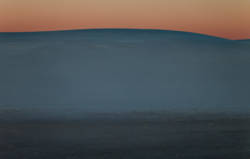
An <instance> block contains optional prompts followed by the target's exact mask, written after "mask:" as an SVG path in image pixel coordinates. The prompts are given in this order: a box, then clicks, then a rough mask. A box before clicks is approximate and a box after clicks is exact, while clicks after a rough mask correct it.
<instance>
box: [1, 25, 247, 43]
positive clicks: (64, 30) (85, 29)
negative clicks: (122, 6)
mask: <svg viewBox="0 0 250 159" xmlns="http://www.w3.org/2000/svg"><path fill="white" fill-rule="evenodd" d="M88 30H148V31H150V30H151V31H170V32H182V33H191V34H196V35H203V36H208V37H214V38H220V39H225V40H232V41H246V40H250V38H249V39H231V38H225V37H221V36H215V35H211V34H206V33H199V32H191V31H183V30H171V29H154V28H76V29H62V30H53V29H52V30H37V31H13V32H12V31H10V32H1V31H0V34H15V33H16V34H18V33H49V32H67V31H88Z"/></svg>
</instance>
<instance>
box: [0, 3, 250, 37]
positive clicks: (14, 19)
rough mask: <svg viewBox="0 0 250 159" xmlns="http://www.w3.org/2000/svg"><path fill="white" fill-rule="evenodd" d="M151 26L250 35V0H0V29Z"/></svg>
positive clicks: (26, 30)
mask: <svg viewBox="0 0 250 159" xmlns="http://www.w3.org/2000/svg"><path fill="white" fill-rule="evenodd" d="M88 28H147V29H148V28H151V29H165V30H180V31H189V32H196V33H203V34H208V35H213V36H219V37H224V38H229V39H249V38H250V0H0V32H31V31H49V30H71V29H88Z"/></svg>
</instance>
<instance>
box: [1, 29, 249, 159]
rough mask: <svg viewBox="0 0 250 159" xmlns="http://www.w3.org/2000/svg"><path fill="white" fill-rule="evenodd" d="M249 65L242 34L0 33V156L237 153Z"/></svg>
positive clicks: (244, 152)
mask: <svg viewBox="0 0 250 159" xmlns="http://www.w3.org/2000/svg"><path fill="white" fill-rule="evenodd" d="M249 68H250V42H249V40H242V41H233V40H227V39H221V38H216V37H211V36H205V35H201V34H193V33H186V32H175V31H162V30H129V29H98V30H76V31H58V32H37V33H1V34H0V73H1V78H0V88H1V89H0V102H1V103H0V158H1V159H2V158H3V159H82V158H84V159H100V158H102V159H119V158H125V159H146V158H149V159H166V158H168V159H201V158H202V159H224V158H225V159H246V158H247V157H249V156H250V151H249V150H250V136H249V135H250V129H249V124H250V117H249V113H250V107H249V105H250V99H249V94H250V83H249V81H250V75H249V73H248V72H249Z"/></svg>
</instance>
